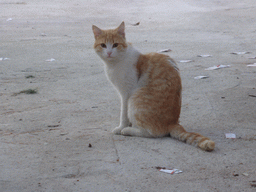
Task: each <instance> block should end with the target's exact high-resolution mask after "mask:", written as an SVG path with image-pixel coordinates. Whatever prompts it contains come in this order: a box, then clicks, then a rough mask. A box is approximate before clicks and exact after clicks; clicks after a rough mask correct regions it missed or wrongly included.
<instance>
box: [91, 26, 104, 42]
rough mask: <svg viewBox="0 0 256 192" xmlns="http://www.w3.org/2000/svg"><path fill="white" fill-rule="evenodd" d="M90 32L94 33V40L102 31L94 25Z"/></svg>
mask: <svg viewBox="0 0 256 192" xmlns="http://www.w3.org/2000/svg"><path fill="white" fill-rule="evenodd" d="M92 31H93V33H94V37H95V39H96V38H97V37H98V36H100V35H101V34H102V30H101V29H100V28H98V27H96V26H95V25H93V26H92Z"/></svg>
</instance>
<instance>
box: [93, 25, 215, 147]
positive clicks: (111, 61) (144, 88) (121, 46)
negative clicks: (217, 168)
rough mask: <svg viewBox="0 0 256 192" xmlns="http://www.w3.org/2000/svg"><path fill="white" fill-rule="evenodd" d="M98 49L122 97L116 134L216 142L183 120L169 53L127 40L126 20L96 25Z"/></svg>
mask: <svg viewBox="0 0 256 192" xmlns="http://www.w3.org/2000/svg"><path fill="white" fill-rule="evenodd" d="M92 28H93V32H94V36H95V44H94V49H95V51H96V53H97V54H98V55H99V56H100V57H101V59H102V60H103V61H104V63H105V72H106V75H107V77H108V79H109V80H110V82H111V83H112V84H113V85H114V87H115V88H116V89H117V91H118V93H119V95H120V98H121V115H120V125H119V126H118V127H117V128H115V129H114V130H113V132H114V133H115V134H121V135H125V136H140V137H163V136H171V137H173V138H176V139H178V140H181V141H184V142H186V143H188V144H192V145H195V146H198V147H199V148H201V149H202V150H205V151H212V150H214V147H215V143H214V142H213V141H212V140H210V139H209V138H207V137H204V136H202V135H200V134H198V133H192V132H187V131H186V130H185V129H184V128H183V127H182V126H181V125H180V124H179V116H180V111H181V89H182V86H181V78H180V74H179V69H178V67H177V65H176V63H175V61H174V60H173V59H171V58H170V57H169V56H167V55H163V54H158V53H150V54H145V55H143V54H141V53H140V52H138V51H137V50H136V49H135V48H133V47H132V45H131V44H129V43H127V42H126V40H125V30H124V28H125V27H124V22H123V23H122V24H121V25H120V26H119V27H118V28H116V29H110V30H102V29H100V28H98V27H96V26H93V27H92Z"/></svg>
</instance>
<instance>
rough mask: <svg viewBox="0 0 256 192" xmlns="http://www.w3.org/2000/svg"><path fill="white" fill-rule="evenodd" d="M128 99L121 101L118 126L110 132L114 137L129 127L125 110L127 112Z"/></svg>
mask: <svg viewBox="0 0 256 192" xmlns="http://www.w3.org/2000/svg"><path fill="white" fill-rule="evenodd" d="M127 105H128V97H125V98H122V99H121V114H120V125H119V126H118V127H116V128H115V129H114V130H113V131H112V132H113V133H114V134H116V135H121V131H122V130H123V129H124V128H125V127H128V126H129V125H130V121H129V119H128V115H127V110H128V107H127Z"/></svg>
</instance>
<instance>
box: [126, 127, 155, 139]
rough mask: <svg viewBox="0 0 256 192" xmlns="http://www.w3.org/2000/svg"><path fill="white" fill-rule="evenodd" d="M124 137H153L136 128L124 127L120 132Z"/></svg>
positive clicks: (145, 131)
mask: <svg viewBox="0 0 256 192" xmlns="http://www.w3.org/2000/svg"><path fill="white" fill-rule="evenodd" d="M121 134H122V135H124V136H136V137H154V136H153V135H152V134H151V133H150V132H149V131H148V130H146V129H140V128H136V127H126V128H124V129H123V130H122V131H121Z"/></svg>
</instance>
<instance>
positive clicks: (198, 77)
mask: <svg viewBox="0 0 256 192" xmlns="http://www.w3.org/2000/svg"><path fill="white" fill-rule="evenodd" d="M206 78H208V76H197V77H194V79H206Z"/></svg>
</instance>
